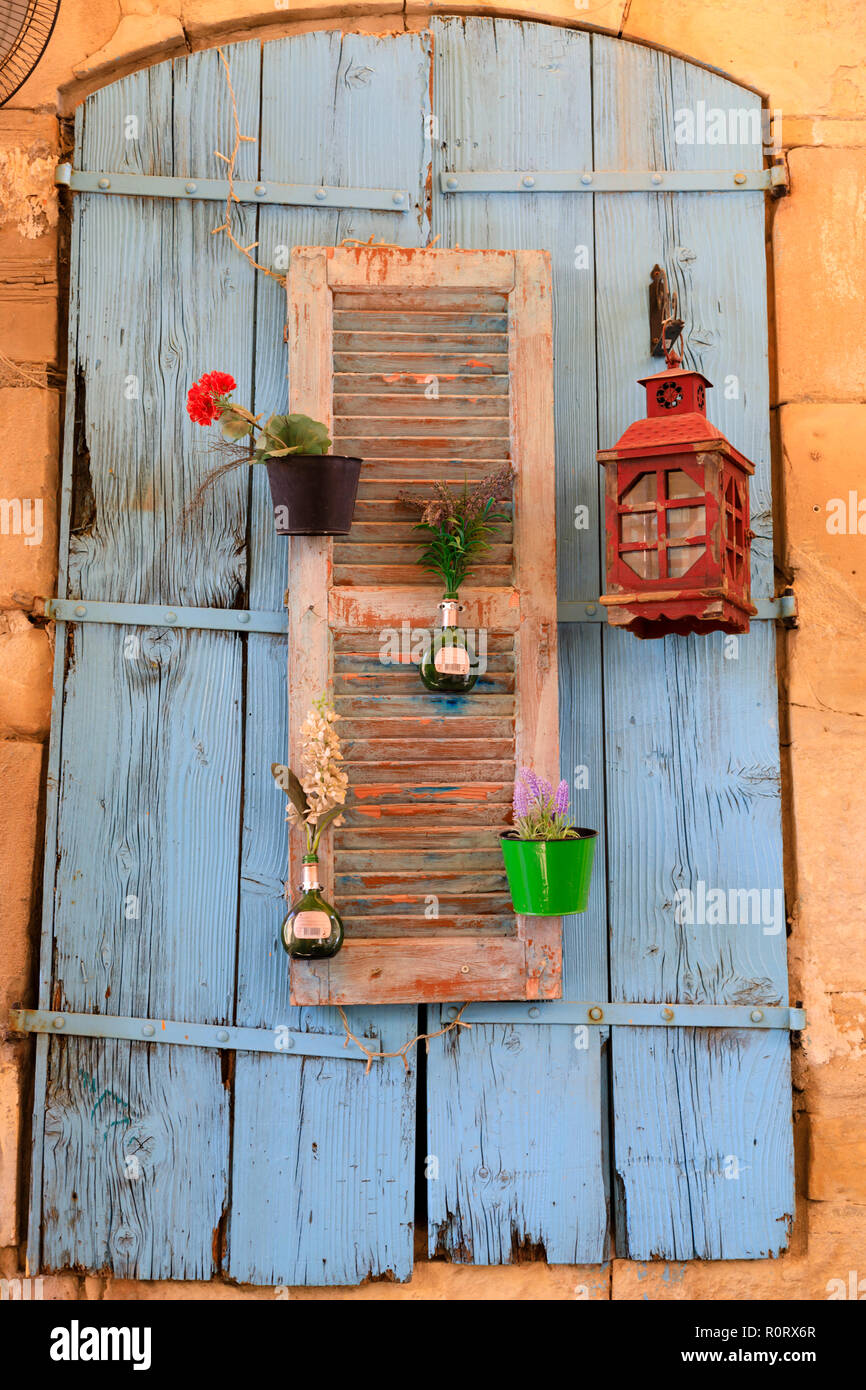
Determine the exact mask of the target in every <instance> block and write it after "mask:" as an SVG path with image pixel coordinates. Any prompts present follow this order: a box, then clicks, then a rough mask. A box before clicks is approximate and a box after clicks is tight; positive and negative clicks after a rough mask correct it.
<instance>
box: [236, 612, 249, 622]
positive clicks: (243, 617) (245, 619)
mask: <svg viewBox="0 0 866 1390" xmlns="http://www.w3.org/2000/svg"><path fill="white" fill-rule="evenodd" d="M249 620H250V615H249V613H239V614H238V622H239V623H248V622H249Z"/></svg>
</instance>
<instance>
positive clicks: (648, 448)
mask: <svg viewBox="0 0 866 1390" xmlns="http://www.w3.org/2000/svg"><path fill="white" fill-rule="evenodd" d="M698 382H700V383H703V385H704V386H709V387H712V384H713V383H712V382H711V381H710V380H709V378H708V377H705V376H704V374H703V372H697V371H686V370H685V369H684V368H680V367H673V368H669V369H668V370H667V371H664V372H655V373H653V374H652V375H651V376H644V377H639V378H638V383H639V385H641V386H644V387H646V388H647V399H648V401H649V399H650V393H651V391H652V388H653V386H654V385H656V383H657V384H658V386H659V387H662V386H663V385H670V384H674V385H682V386H683V387H685V385H686V383H689V384H695V383H698ZM680 394H684V393H680ZM700 400H701V404H702V405H703V395H702V393H700ZM682 404H683V405H686V404H687V401H686V400H683V402H682ZM710 448H712V449H716V450H717V451H718V452H719V453H723V454H724V455H725V456H726V457H727V458H729V459H730V460H731V461H732V462H733V463H736V464H738V465H739V467H740V468H742V469H743V470H744V471H745V472H746V473H754V471H755V465H754V464H753V463H751V462H750V461H749V459H747V458H746V457H745V455H744V454H741V453H740V451H739V450H738V449H735V448H734V446H733V444H731V442H730V441H729V440H728V439H727V438H726V436H725V435H724V434H723V433H722V431H721V430H720V429H719V427H718V425H714V424H713V423H712V421H711V420H708V419H707V417H706V414H705V413H704V411H703V410H688V409H686V410H680V411H672V412H671V413H670V414H668V413H664V414H653V415H647V416H645V417H644V419H642V420H635V421H634V422H633V424H631V425H629V427H628V429H627V430H626V431H625V433H624V434H622V435H621V436H620V438H619V439H618V440H617V442H616V444H615V445H614V446H613V448H612V449H600V450H599V451H598V454H597V458H598V461H599V463H601V464H605V463H608V462H612V461H613V460H615V459H619V458H629V459H632V458H636V457H640V456H641V455H644V454H646V455H652V456H657V455H659V454H671V453H673V454H679V453H698V452H703V451H704V450H706V449H710Z"/></svg>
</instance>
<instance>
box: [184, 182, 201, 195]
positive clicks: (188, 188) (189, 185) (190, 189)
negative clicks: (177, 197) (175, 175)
mask: <svg viewBox="0 0 866 1390" xmlns="http://www.w3.org/2000/svg"><path fill="white" fill-rule="evenodd" d="M197 186H198V185H197V184H195V183H193V181H192V179H190V181H189V183H185V184H184V188H185V189H186V191H187V193H195V190H196V188H197Z"/></svg>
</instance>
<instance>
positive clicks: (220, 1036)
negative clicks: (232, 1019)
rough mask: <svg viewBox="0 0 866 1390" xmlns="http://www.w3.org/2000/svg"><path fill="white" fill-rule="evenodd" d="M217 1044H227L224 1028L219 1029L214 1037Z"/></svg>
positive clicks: (226, 1032) (227, 1038) (226, 1033)
mask: <svg viewBox="0 0 866 1390" xmlns="http://www.w3.org/2000/svg"><path fill="white" fill-rule="evenodd" d="M216 1039H217V1042H228V1040H229V1035H228V1031H227V1030H226V1029H225V1028H220V1029H219V1031H218V1033H217V1035H216Z"/></svg>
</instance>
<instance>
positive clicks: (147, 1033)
mask: <svg viewBox="0 0 866 1390" xmlns="http://www.w3.org/2000/svg"><path fill="white" fill-rule="evenodd" d="M141 1031H142V1034H143V1036H144V1037H146V1038H152V1037H153V1035H154V1033H155V1032H156V1029H155V1028H154V1026H153V1024H152V1023H145V1024H144V1026H143V1027H142V1030H141Z"/></svg>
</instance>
